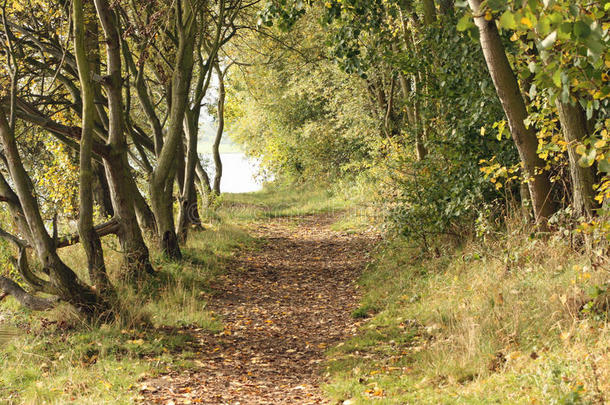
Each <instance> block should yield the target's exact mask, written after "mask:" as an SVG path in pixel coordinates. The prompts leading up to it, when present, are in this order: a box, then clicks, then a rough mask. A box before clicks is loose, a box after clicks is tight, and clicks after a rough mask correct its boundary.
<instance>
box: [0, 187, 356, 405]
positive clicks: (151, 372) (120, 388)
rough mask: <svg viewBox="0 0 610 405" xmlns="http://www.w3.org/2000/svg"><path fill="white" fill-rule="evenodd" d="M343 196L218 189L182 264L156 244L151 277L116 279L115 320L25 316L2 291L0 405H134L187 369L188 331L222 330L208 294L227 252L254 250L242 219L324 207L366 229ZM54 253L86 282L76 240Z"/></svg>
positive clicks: (60, 313) (114, 266)
mask: <svg viewBox="0 0 610 405" xmlns="http://www.w3.org/2000/svg"><path fill="white" fill-rule="evenodd" d="M344 196H345V194H344V193H343V192H342V190H337V189H334V190H315V189H305V188H304V189H300V190H298V192H297V193H295V192H294V190H291V189H287V188H272V189H269V188H267V189H265V190H264V191H261V192H259V193H253V194H247V195H240V194H228V195H223V196H222V197H221V198H220V199H219V200H218V201H216V202H215V205H214V206H213V207H212V208H211V209H209V210H207V211H205V212H202V217H203V218H204V222H206V224H204V225H205V227H206V230H205V231H201V232H195V233H192V234H191V235H190V237H189V243H188V245H187V246H186V247H185V248H184V249H183V256H184V259H183V260H182V261H180V262H172V261H168V260H166V259H164V258H163V257H161V256H160V255H158V254H157V253H155V252H154V250H152V251H151V252H152V259H153V264H154V267H155V268H156V270H157V272H158V273H157V276H156V277H155V278H154V279H151V280H148V281H146V282H145V283H144V284H142V285H140V288H139V292H138V293H136V292H135V291H134V290H133V289H131V288H128V287H124V286H121V285H120V283H118V282H116V283H115V285H117V286H118V293H119V296H120V298H121V302H122V305H123V311H122V312H121V314H120V315H119V316H118V318H117V319H116V321H114V322H113V323H111V324H107V325H101V326H89V325H85V324H83V323H82V322H81V321H80V319H79V317H78V316H77V315H76V314H74V313H73V312H72V310H71V308H70V307H69V306H67V305H61V306H59V307H57V308H55V309H53V310H52V311H48V312H43V313H37V312H31V311H28V310H27V309H24V308H22V307H20V306H19V305H18V304H17V303H16V302H15V301H14V300H13V298H12V297H8V298H7V299H5V300H4V301H3V302H2V303H0V327H2V328H4V329H8V330H9V331H11V332H13V331H14V334H15V336H14V337H13V338H12V339H10V340H9V341H8V342H7V343H5V344H3V346H2V349H1V351H0V367H1V368H2V370H3V371H2V373H0V403H3V404H4V403H6V404H22V403H23V404H43V403H44V404H66V403H73V404H100V403H113V404H114V403H116V404H130V403H134V401H136V400H137V399H138V398H139V392H138V386H139V384H138V381H140V380H142V379H143V378H147V377H154V376H156V375H158V374H159V373H161V372H165V371H168V370H180V369H184V368H187V367H192V366H193V362H192V360H193V358H194V356H195V353H194V350H195V349H194V348H193V347H192V343H193V342H191V337H190V335H189V334H188V333H185V330H186V328H187V327H196V328H202V329H205V330H208V331H210V332H216V331H220V330H222V319H219V318H218V317H217V315H216V314H215V313H213V312H211V311H210V310H208V308H207V307H206V304H207V303H206V299H207V298H208V297H209V296H210V295H211V294H214V291H213V290H212V288H211V287H210V285H211V283H212V282H213V281H214V280H215V279H216V278H217V277H218V276H219V275H221V274H222V272H223V268H224V267H225V266H226V265H227V263H229V262H230V260H231V257H232V256H233V255H236V254H240V252H243V251H244V250H248V249H256V248H257V246H258V241H257V240H255V239H253V238H252V237H250V236H249V235H248V234H247V232H246V231H245V230H244V228H247V226H248V224H250V223H252V222H254V221H257V222H260V221H265V220H266V219H268V218H271V217H286V218H288V217H294V218H293V219H294V221H295V224H297V223H298V216H303V215H312V214H316V213H328V214H334V215H336V216H337V217H338V218H340V219H341V220H343V221H345V223H346V224H348V225H346V226H345V228H346V229H347V228H354V227H358V226H364V225H365V224H364V221H363V218H360V217H355V218H354V217H350V216H349V214H350V212H349V208H350V207H353V206H354V201H363V199H362V196H361V195H360V194H358V193H353V194H352V197H351V198H345V197H344ZM348 221H349V222H348ZM104 245H105V249H104V252H105V259H106V263H107V268H108V271H109V274H110V277H111V279H113V280H117V278H118V276H119V274H118V272H119V269H120V261H121V254H120V253H119V246H118V242H117V240H116V239H115V238H113V237H106V238H104ZM60 254H61V255H62V258H63V259H64V260H65V262H66V263H67V264H68V265H69V266H70V267H71V268H73V269H75V270H76V271H77V273H78V274H79V276H80V277H82V278H83V279H84V280H87V274H86V269H85V268H84V264H85V263H86V259H85V256H84V252H83V251H82V249H80V247H79V246H73V247H69V248H65V249H62V250H61V252H60ZM0 338H1V336H0Z"/></svg>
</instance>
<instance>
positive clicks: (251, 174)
mask: <svg viewBox="0 0 610 405" xmlns="http://www.w3.org/2000/svg"><path fill="white" fill-rule="evenodd" d="M201 157H202V163H204V164H205V163H207V165H206V166H205V167H206V171H207V172H208V175H209V176H210V182H213V179H214V161H213V159H212V155H209V154H205V155H202V156H201ZM220 159H221V160H222V178H221V179H220V191H221V192H222V193H250V192H253V191H258V190H260V189H262V188H263V184H262V180H261V179H260V178H257V175H258V172H259V168H260V165H259V164H258V162H256V161H255V160H253V159H248V158H247V157H246V155H245V154H243V153H221V154H220Z"/></svg>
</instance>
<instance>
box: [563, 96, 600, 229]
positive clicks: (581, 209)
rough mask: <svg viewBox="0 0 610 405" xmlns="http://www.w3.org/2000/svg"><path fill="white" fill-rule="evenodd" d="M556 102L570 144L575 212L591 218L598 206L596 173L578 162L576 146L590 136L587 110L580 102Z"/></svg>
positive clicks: (564, 134) (565, 135) (577, 214)
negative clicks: (573, 103) (584, 109)
mask: <svg viewBox="0 0 610 405" xmlns="http://www.w3.org/2000/svg"><path fill="white" fill-rule="evenodd" d="M556 104H557V110H558V111H559V120H560V122H561V130H562V132H563V136H564V138H565V141H566V142H567V144H568V159H569V161H570V176H571V178H572V197H573V198H572V205H573V208H574V214H575V215H576V216H577V217H579V216H584V217H585V218H591V217H593V215H594V210H595V208H597V205H596V203H595V192H594V191H593V185H594V184H595V174H594V173H593V168H592V167H581V166H580V165H579V164H578V159H579V156H578V154H577V153H576V146H578V144H579V143H580V142H581V141H582V140H583V139H585V138H586V137H587V136H588V131H587V119H586V116H585V112H584V111H583V109H582V108H581V107H580V105H578V104H575V105H572V104H570V103H563V102H562V101H561V100H559V99H557V102H556Z"/></svg>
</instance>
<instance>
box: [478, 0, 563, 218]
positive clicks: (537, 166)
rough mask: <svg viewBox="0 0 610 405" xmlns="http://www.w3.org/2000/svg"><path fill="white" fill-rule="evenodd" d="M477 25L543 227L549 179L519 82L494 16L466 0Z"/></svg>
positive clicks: (549, 210) (550, 208) (549, 208)
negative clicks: (490, 16) (529, 124)
mask: <svg viewBox="0 0 610 405" xmlns="http://www.w3.org/2000/svg"><path fill="white" fill-rule="evenodd" d="M469 3H470V7H471V9H472V11H473V12H474V15H475V19H474V21H475V24H476V25H477V27H478V28H479V33H480V41H481V48H482V49H483V55H484V56H485V61H486V62H487V67H488V69H489V73H490V74H491V78H492V80H493V83H494V86H495V88H496V92H497V93H498V98H499V99H500V102H501V104H502V107H503V109H504V113H505V114H506V117H507V119H508V125H509V127H510V131H511V134H512V137H513V140H514V142H515V145H516V146H517V150H518V152H519V156H520V158H521V162H522V163H523V167H524V170H525V176H526V178H527V179H526V181H527V182H528V187H529V190H530V194H531V198H532V205H533V209H534V215H535V219H536V223H537V224H538V225H539V226H540V227H541V228H542V229H546V227H547V220H548V219H549V217H550V216H551V215H552V214H553V213H554V212H555V204H554V202H553V201H552V200H551V182H550V180H549V178H548V176H547V175H546V174H545V173H544V167H545V162H544V161H543V160H542V159H541V158H540V157H539V156H538V153H537V150H538V138H537V137H536V132H535V130H534V128H527V127H526V126H525V123H524V120H525V118H527V116H528V114H527V109H526V106H525V101H524V100H523V97H522V95H521V91H520V90H519V83H518V82H517V78H516V76H515V74H514V72H513V70H512V68H511V66H510V63H509V61H508V57H507V56H506V52H505V50H504V45H503V44H502V40H501V38H500V34H499V33H498V28H497V27H496V22H495V20H493V19H492V20H491V21H487V20H486V19H485V16H484V15H482V14H481V1H480V0H469Z"/></svg>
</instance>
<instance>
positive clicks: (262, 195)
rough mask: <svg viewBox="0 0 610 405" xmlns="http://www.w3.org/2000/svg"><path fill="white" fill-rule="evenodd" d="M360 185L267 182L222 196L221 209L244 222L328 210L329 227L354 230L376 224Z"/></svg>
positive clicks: (320, 212) (294, 217)
mask: <svg viewBox="0 0 610 405" xmlns="http://www.w3.org/2000/svg"><path fill="white" fill-rule="evenodd" d="M368 202H369V196H368V195H367V193H366V191H365V186H363V185H351V186H345V185H341V184H336V185H334V186H329V187H327V188H322V187H300V188H296V189H295V188H294V187H290V188H289V187H285V186H274V185H270V186H267V187H265V188H264V189H263V190H261V191H259V192H255V193H249V194H226V195H223V196H222V197H221V201H220V202H219V204H220V205H221V207H222V208H221V213H222V214H224V215H226V216H228V217H231V218H236V219H238V220H240V221H244V222H253V221H261V220H265V219H267V218H292V219H294V220H295V221H297V222H298V218H299V217H301V216H308V215H314V214H329V215H332V216H333V217H335V222H334V224H333V225H332V228H333V229H334V230H337V231H345V232H357V231H361V230H363V229H365V228H367V227H370V226H371V225H372V224H375V219H374V211H373V210H372V208H371V207H370V206H369V204H368Z"/></svg>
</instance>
